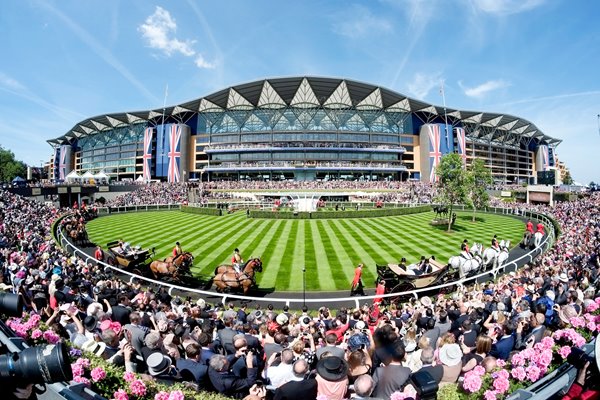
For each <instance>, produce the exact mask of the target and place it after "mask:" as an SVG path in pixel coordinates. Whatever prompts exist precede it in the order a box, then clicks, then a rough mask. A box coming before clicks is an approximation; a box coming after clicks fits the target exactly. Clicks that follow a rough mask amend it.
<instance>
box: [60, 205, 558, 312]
mask: <svg viewBox="0 0 600 400" xmlns="http://www.w3.org/2000/svg"><path fill="white" fill-rule="evenodd" d="M498 210H502V213H503V214H506V215H513V214H512V210H510V209H498V208H496V209H494V211H498ZM504 211H508V212H504ZM534 214H536V216H538V217H540V220H542V222H544V224H545V225H546V226H547V227H548V229H547V230H548V234H547V235H546V236H545V237H544V239H543V241H542V243H541V244H540V246H539V247H537V248H535V249H534V250H531V251H529V252H528V253H526V254H524V255H522V256H521V257H519V258H517V259H516V260H513V261H510V262H508V263H506V264H504V265H501V266H498V267H495V268H492V269H491V270H487V271H485V272H482V273H479V274H477V275H473V276H469V277H465V278H463V279H459V280H456V281H452V282H447V283H443V284H440V285H435V286H428V287H425V288H421V289H414V290H408V291H405V292H398V293H388V294H384V295H372V296H359V297H338V298H327V299H326V301H327V302H354V304H355V306H356V308H359V302H363V303H364V301H365V300H371V299H375V298H388V297H397V296H414V297H416V298H419V294H421V293H424V292H432V291H436V290H437V291H439V290H441V289H444V288H447V287H452V286H455V285H457V286H459V287H462V286H464V285H465V284H466V283H468V282H471V281H475V280H477V279H479V278H482V277H488V276H489V275H490V274H491V275H493V276H494V278H495V277H496V275H497V274H498V273H499V272H500V271H501V270H503V271H505V270H506V269H507V268H510V267H514V269H515V270H516V269H517V268H518V266H519V264H520V262H521V261H523V260H528V262H532V261H533V259H534V258H535V257H537V256H538V255H540V254H542V253H543V252H544V251H546V250H548V248H550V247H551V246H552V244H553V243H554V240H555V235H554V225H553V224H552V222H551V221H550V220H549V219H548V218H547V217H546V216H545V215H543V214H540V213H534ZM527 215H528V214H527V213H524V215H522V216H523V217H527ZM529 216H530V217H532V215H531V213H529ZM58 238H59V241H60V245H61V246H63V248H64V249H65V250H67V251H72V252H73V254H78V255H80V256H81V257H82V258H83V259H84V260H85V261H86V263H87V262H90V261H91V262H94V263H98V264H101V265H102V266H104V267H105V268H110V269H112V270H113V271H116V272H119V273H120V274H123V275H127V276H129V277H130V278H129V282H130V283H131V282H132V281H133V280H134V279H140V280H143V281H146V282H149V283H153V284H155V285H161V286H165V287H168V288H169V290H168V291H169V294H172V292H173V290H180V291H185V292H191V293H196V294H198V295H201V296H211V297H219V296H222V303H223V304H225V303H226V302H227V299H237V300H247V301H264V302H269V303H285V304H286V305H287V306H289V305H290V303H320V304H322V303H323V301H324V299H322V298H318V299H310V298H309V299H290V298H278V297H269V298H261V297H252V296H243V295H237V294H230V293H227V294H222V293H216V292H212V291H207V290H200V289H194V288H189V287H185V286H180V285H175V284H172V283H166V282H163V281H159V280H156V279H151V278H146V277H143V276H140V275H136V274H134V273H132V272H129V271H125V270H123V269H121V268H117V267H114V266H112V265H108V264H106V263H104V262H101V261H97V260H96V259H95V258H94V257H92V256H90V255H89V254H87V253H85V252H84V251H82V250H80V249H78V248H77V247H75V246H74V245H73V244H72V243H71V242H69V240H68V239H67V238H66V237H65V236H64V233H63V231H62V228H61V227H58ZM69 249H72V250H69Z"/></svg>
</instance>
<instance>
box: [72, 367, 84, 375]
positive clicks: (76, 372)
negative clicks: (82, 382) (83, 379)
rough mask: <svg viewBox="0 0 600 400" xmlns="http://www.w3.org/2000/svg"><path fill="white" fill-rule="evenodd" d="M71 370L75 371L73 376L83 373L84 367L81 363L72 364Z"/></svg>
mask: <svg viewBox="0 0 600 400" xmlns="http://www.w3.org/2000/svg"><path fill="white" fill-rule="evenodd" d="M71 371H73V376H82V375H83V367H82V366H81V364H71Z"/></svg>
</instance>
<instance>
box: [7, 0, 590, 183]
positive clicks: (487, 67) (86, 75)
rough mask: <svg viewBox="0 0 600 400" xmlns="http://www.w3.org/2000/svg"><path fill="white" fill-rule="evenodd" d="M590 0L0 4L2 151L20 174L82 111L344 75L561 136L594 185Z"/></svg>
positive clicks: (568, 156) (567, 157)
mask: <svg viewBox="0 0 600 400" xmlns="http://www.w3.org/2000/svg"><path fill="white" fill-rule="evenodd" d="M598 15H600V2H597V1H584V0H576V1H564V0H423V1H419V0H381V1H347V0H346V1H327V2H325V1H297V2H285V1H275V0H274V1H243V0H240V1H222V2H216V1H212V2H211V1H192V0H188V1H141V0H140V1H117V0H112V1H95V2H92V1H74V0H64V1H32V0H23V1H18V0H9V1H7V2H3V4H2V11H0V37H2V38H3V41H2V42H3V46H2V63H0V144H1V145H2V146H3V147H5V148H8V149H11V150H12V151H14V152H15V154H16V156H17V158H19V159H22V160H23V161H25V162H27V163H30V164H32V165H40V163H41V160H46V159H48V158H49V157H50V154H51V148H50V146H49V145H48V144H47V143H46V140H48V139H51V138H54V137H57V136H60V135H62V134H64V133H65V132H66V131H68V130H69V129H70V128H71V127H73V126H74V125H75V124H76V123H77V122H79V121H81V120H83V119H86V118H88V117H91V116H95V115H99V114H105V113H111V112H122V111H135V110H145V109H152V108H161V107H162V104H163V100H164V94H165V86H166V85H167V84H168V87H169V90H168V97H167V104H168V105H172V104H177V103H180V102H184V101H188V100H192V99H195V98H199V97H202V96H205V95H208V94H210V93H212V92H214V91H217V90H220V89H223V88H225V87H228V86H231V85H235V84H238V83H243V82H248V81H253V80H257V79H262V78H269V77H280V76H296V75H317V76H331V77H343V78H350V79H356V80H360V81H364V82H369V83H372V84H375V85H381V86H383V87H387V88H390V89H392V90H395V91H398V92H400V93H403V94H405V95H408V96H411V97H415V98H418V99H422V100H425V101H428V102H431V103H434V104H442V99H441V96H440V93H439V86H440V81H442V80H443V81H444V82H445V95H446V103H447V105H448V107H452V108H458V109H465V110H477V111H488V112H497V113H508V114H512V115H517V116H520V117H523V118H525V119H528V120H530V121H532V122H533V123H535V124H536V125H537V126H538V127H539V128H540V129H542V130H543V131H544V133H546V134H547V135H550V136H553V137H557V138H560V139H563V143H562V144H561V145H559V146H558V151H557V153H558V155H559V157H560V158H561V159H562V160H564V161H565V162H566V163H567V165H568V166H569V167H570V169H571V171H572V173H573V176H574V178H575V179H576V180H577V181H580V182H582V183H586V184H587V183H589V182H590V181H591V180H595V181H596V182H598V181H600V166H599V163H598V162H597V158H596V157H597V154H598V153H599V152H600V132H599V126H598V119H597V115H598V114H599V113H600V76H599V71H600V68H599V65H600V45H599V44H600V25H599V24H598V19H597V17H598Z"/></svg>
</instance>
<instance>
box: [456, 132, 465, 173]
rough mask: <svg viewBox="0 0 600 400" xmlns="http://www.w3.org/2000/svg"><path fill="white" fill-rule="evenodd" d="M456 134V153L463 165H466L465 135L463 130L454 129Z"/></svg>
mask: <svg viewBox="0 0 600 400" xmlns="http://www.w3.org/2000/svg"><path fill="white" fill-rule="evenodd" d="M454 132H455V133H456V144H457V147H458V148H457V149H456V150H457V152H458V154H459V155H460V157H461V158H462V160H463V164H466V163H467V135H466V132H465V129H464V128H454Z"/></svg>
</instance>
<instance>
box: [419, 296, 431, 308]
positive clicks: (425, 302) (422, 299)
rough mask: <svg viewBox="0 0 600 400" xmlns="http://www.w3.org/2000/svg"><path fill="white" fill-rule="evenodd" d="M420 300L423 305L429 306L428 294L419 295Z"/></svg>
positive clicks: (429, 298)
mask: <svg viewBox="0 0 600 400" xmlns="http://www.w3.org/2000/svg"><path fill="white" fill-rule="evenodd" d="M420 301H421V304H422V305H423V306H424V307H431V297H429V296H424V297H421V299H420Z"/></svg>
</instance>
